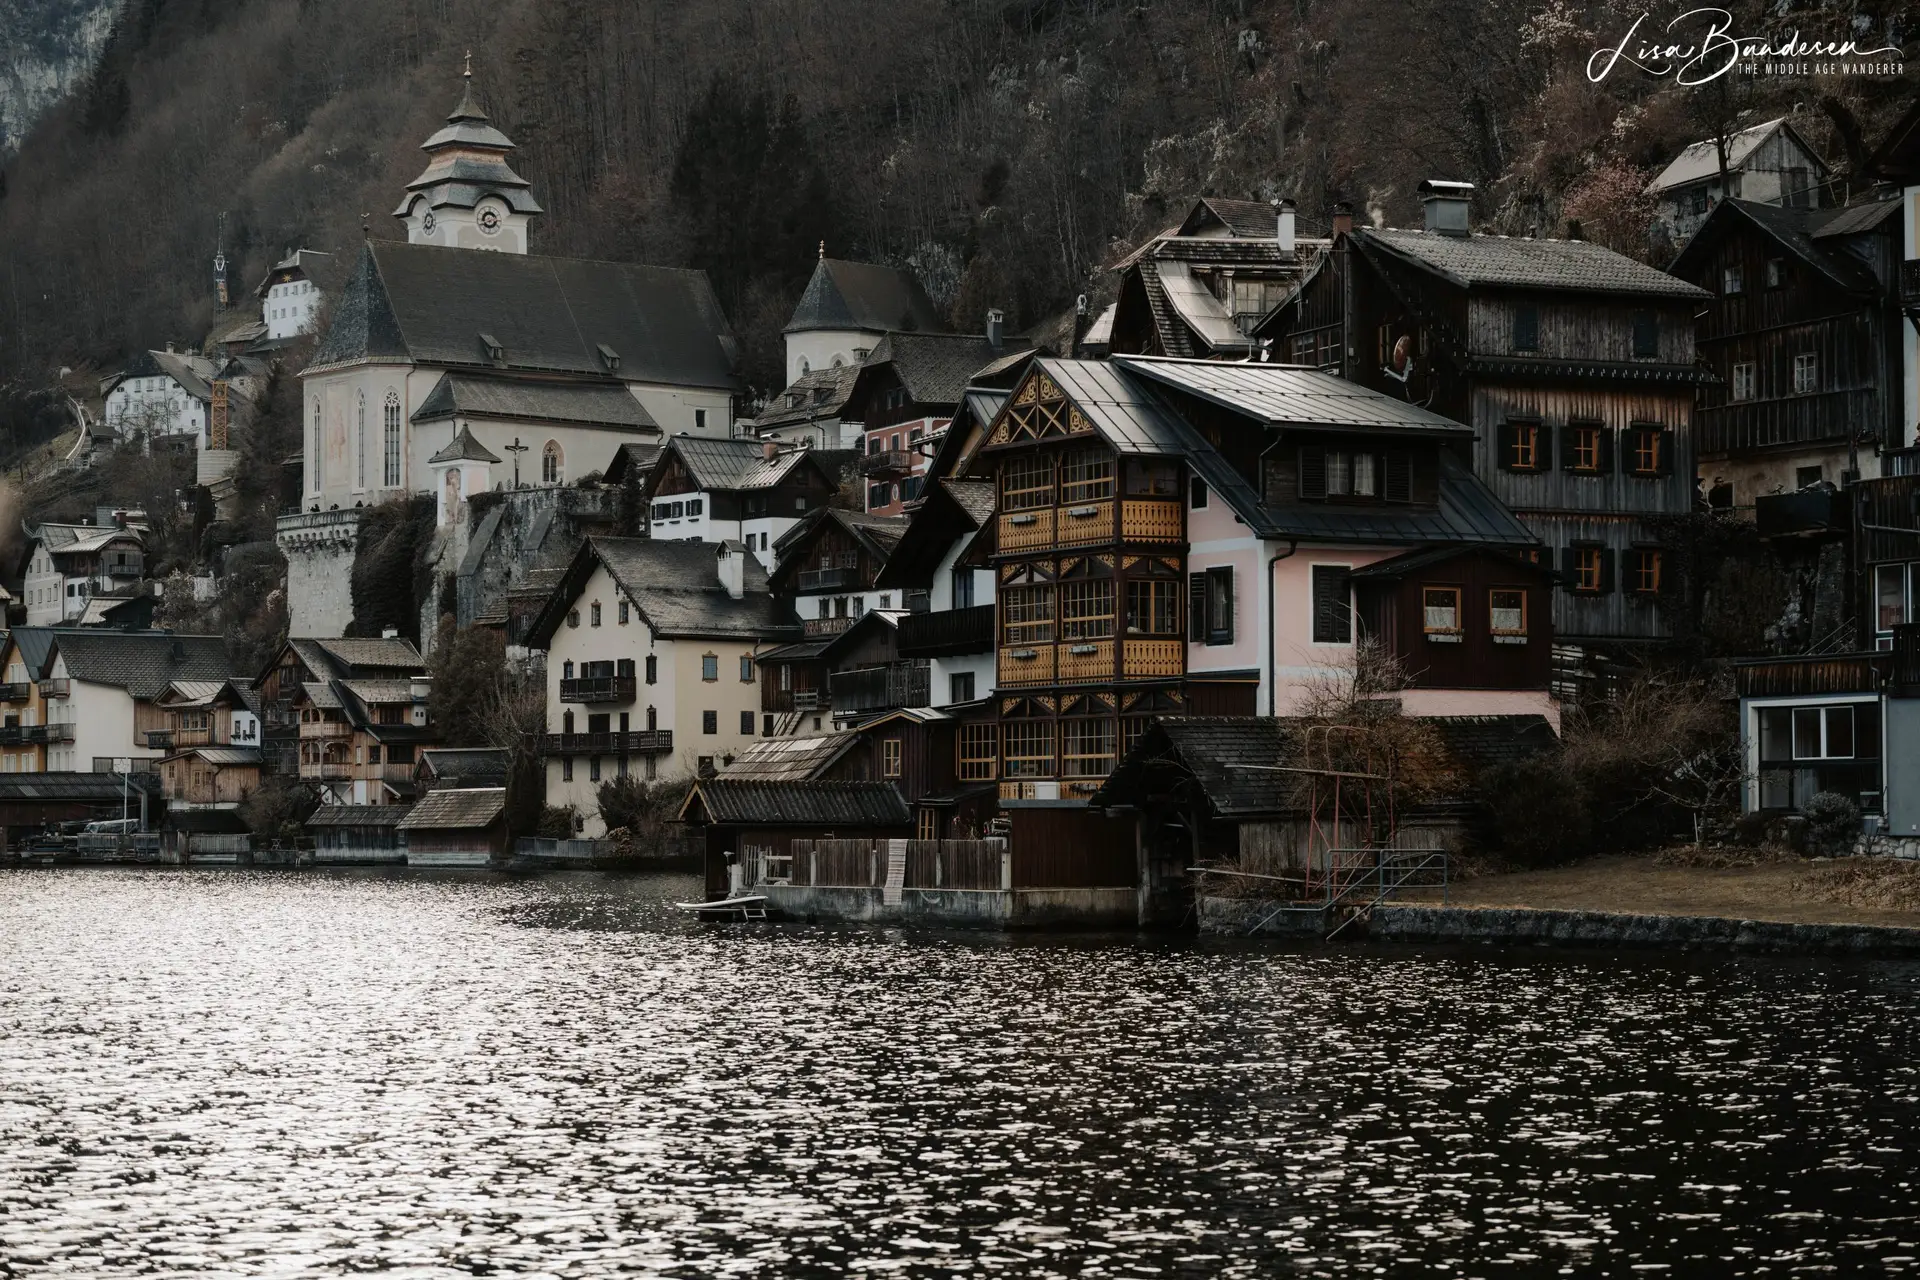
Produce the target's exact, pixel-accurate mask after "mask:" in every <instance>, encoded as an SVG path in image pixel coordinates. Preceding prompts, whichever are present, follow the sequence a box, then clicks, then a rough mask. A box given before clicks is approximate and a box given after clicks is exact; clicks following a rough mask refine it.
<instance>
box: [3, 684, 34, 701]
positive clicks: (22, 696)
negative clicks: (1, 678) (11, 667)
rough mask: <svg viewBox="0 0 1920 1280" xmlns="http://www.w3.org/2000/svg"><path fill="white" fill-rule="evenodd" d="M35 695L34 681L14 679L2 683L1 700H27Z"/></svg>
mask: <svg viewBox="0 0 1920 1280" xmlns="http://www.w3.org/2000/svg"><path fill="white" fill-rule="evenodd" d="M32 696H33V681H31V680H14V681H10V682H8V683H6V684H0V702H25V701H26V700H27V699H28V698H30V697H32Z"/></svg>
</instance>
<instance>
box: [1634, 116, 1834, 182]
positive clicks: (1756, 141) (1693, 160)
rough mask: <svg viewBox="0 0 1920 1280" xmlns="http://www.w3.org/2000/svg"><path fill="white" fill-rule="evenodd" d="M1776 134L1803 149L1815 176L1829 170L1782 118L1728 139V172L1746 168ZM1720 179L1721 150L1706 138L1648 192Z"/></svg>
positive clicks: (1671, 165) (1686, 150) (1689, 148)
mask: <svg viewBox="0 0 1920 1280" xmlns="http://www.w3.org/2000/svg"><path fill="white" fill-rule="evenodd" d="M1776 131H1784V132H1785V133H1786V134H1787V136H1789V137H1791V138H1792V139H1793V141H1794V142H1795V143H1796V144H1797V145H1798V146H1799V148H1800V150H1801V151H1803V152H1805V153H1806V157H1807V159H1808V160H1809V161H1810V162H1811V163H1812V166H1813V168H1814V170H1815V172H1816V173H1820V174H1824V173H1825V172H1826V171H1827V166H1826V162H1825V161H1823V160H1821V159H1820V153H1819V152H1817V151H1815V150H1814V149H1813V148H1812V147H1810V146H1808V145H1807V140H1806V139H1805V138H1803V137H1801V136H1800V133H1799V131H1798V130H1797V129H1795V128H1794V127H1793V125H1792V124H1790V123H1789V122H1788V120H1787V118H1786V117H1785V116H1780V117H1778V118H1777V119H1773V120H1767V121H1764V122H1762V123H1760V124H1756V125H1753V126H1751V127H1749V128H1746V129H1742V130H1741V131H1740V132H1738V133H1736V134H1732V135H1730V136H1729V137H1728V138H1727V140H1726V145H1727V170H1728V172H1733V171H1734V170H1737V169H1741V168H1743V167H1745V165H1746V163H1747V160H1748V159H1749V158H1751V157H1752V155H1753V153H1754V152H1755V151H1757V150H1759V148H1760V146H1761V144H1762V143H1764V142H1766V140H1767V139H1768V138H1771V137H1772V136H1773V135H1774V133H1775V132H1776ZM1719 176H1720V148H1719V146H1717V145H1716V142H1715V140H1714V139H1712V138H1704V139H1702V140H1701V141H1699V142H1691V143H1688V144H1687V145H1686V146H1685V147H1684V148H1682V149H1681V152H1680V154H1679V155H1677V156H1675V157H1674V158H1673V159H1672V160H1670V161H1668V163H1667V167H1666V168H1664V169H1662V170H1661V171H1660V172H1659V173H1658V174H1656V175H1655V176H1654V179H1653V181H1651V182H1649V183H1648V184H1647V192H1648V193H1649V194H1652V195H1657V194H1659V193H1660V192H1662V191H1671V190H1672V189H1673V188H1675V187H1684V186H1686V185H1688V184H1689V183H1694V182H1702V181H1705V180H1706V179H1708V178H1717V177H1719Z"/></svg>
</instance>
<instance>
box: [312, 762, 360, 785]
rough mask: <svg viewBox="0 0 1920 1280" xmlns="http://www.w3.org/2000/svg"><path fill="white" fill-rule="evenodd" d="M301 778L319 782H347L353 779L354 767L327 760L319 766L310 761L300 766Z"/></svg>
mask: <svg viewBox="0 0 1920 1280" xmlns="http://www.w3.org/2000/svg"><path fill="white" fill-rule="evenodd" d="M300 776H301V777H303V778H312V779H315V780H316V781H319V782H347V781H350V780H351V779H352V778H353V766H352V765H350V764H346V763H343V762H341V761H336V760H325V761H322V762H321V763H319V764H314V763H313V762H311V761H308V762H307V763H306V764H303V765H301V766H300Z"/></svg>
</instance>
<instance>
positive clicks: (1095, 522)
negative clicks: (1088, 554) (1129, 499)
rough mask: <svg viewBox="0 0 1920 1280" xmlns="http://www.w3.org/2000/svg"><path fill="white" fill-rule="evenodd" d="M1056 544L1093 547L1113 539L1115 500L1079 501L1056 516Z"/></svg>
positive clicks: (1061, 509) (1063, 508) (1062, 508)
mask: <svg viewBox="0 0 1920 1280" xmlns="http://www.w3.org/2000/svg"><path fill="white" fill-rule="evenodd" d="M1054 531H1055V535H1056V536H1055V538H1054V545H1055V546H1060V547H1091V546H1097V545H1099V544H1101V543H1107V542H1112V541H1113V500H1112V499H1110V498H1109V499H1105V500H1102V501H1100V502H1078V503H1075V504H1073V505H1072V506H1068V507H1061V508H1060V509H1059V511H1058V512H1057V513H1056V514H1055V516H1054Z"/></svg>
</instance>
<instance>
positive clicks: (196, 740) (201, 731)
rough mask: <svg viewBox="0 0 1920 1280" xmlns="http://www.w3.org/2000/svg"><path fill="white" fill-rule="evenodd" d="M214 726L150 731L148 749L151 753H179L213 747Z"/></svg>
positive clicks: (148, 732) (148, 733)
mask: <svg viewBox="0 0 1920 1280" xmlns="http://www.w3.org/2000/svg"><path fill="white" fill-rule="evenodd" d="M214 745H216V744H215V743H214V740H213V726H211V725H203V726H201V727H200V728H198V729H149V730H147V749H148V750H150V751H179V750H182V749H184V748H186V747H211V746H214Z"/></svg>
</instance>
